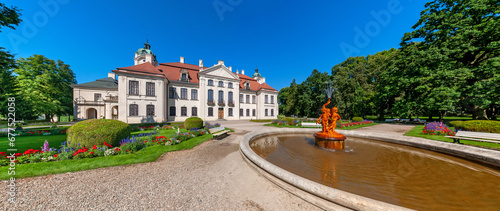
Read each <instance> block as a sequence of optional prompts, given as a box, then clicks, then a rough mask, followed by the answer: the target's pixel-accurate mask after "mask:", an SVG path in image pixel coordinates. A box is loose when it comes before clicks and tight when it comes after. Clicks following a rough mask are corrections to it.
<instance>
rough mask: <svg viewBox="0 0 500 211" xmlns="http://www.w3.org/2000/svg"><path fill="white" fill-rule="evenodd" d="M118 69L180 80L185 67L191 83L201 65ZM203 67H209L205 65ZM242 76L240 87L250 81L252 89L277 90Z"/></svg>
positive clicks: (119, 70)
mask: <svg viewBox="0 0 500 211" xmlns="http://www.w3.org/2000/svg"><path fill="white" fill-rule="evenodd" d="M116 69H117V70H115V71H113V72H124V70H127V71H132V72H135V74H140V75H152V76H158V75H162V76H164V77H166V78H167V79H168V80H169V81H178V80H179V78H180V77H181V69H185V70H187V71H188V75H189V80H190V82H191V83H196V84H197V83H198V82H199V80H198V73H199V70H200V67H199V66H198V65H193V64H186V63H180V62H169V63H160V65H159V66H157V67H155V66H153V65H152V64H151V63H149V62H146V63H143V64H139V65H134V66H130V67H119V68H116ZM203 69H207V67H203ZM238 76H239V77H240V80H241V81H240V89H245V87H244V84H245V82H246V81H249V82H250V89H251V90H252V91H260V90H262V89H265V90H271V91H277V90H276V89H274V88H272V87H271V86H269V85H268V84H266V83H263V84H259V83H258V82H257V80H255V79H253V78H251V77H250V76H246V75H243V74H238Z"/></svg>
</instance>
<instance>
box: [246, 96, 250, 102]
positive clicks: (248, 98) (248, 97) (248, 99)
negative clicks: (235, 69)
mask: <svg viewBox="0 0 500 211" xmlns="http://www.w3.org/2000/svg"><path fill="white" fill-rule="evenodd" d="M247 103H250V95H247Z"/></svg>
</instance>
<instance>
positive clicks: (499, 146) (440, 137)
mask: <svg viewBox="0 0 500 211" xmlns="http://www.w3.org/2000/svg"><path fill="white" fill-rule="evenodd" d="M450 129H453V127H450ZM423 130H424V126H423V125H419V126H415V127H413V129H411V130H410V131H408V132H407V133H405V134H404V135H405V136H413V137H420V138H426V139H430V140H436V141H444V142H453V139H451V138H446V137H444V135H428V134H424V133H422V131H423ZM460 143H463V144H465V145H471V146H479V147H486V148H493V149H500V144H495V143H489V142H480V141H469V140H460Z"/></svg>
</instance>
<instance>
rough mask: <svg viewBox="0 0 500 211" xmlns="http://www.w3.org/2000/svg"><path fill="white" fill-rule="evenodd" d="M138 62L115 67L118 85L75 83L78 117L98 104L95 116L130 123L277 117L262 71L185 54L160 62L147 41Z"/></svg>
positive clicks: (89, 115) (84, 116)
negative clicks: (193, 60)
mask: <svg viewBox="0 0 500 211" xmlns="http://www.w3.org/2000/svg"><path fill="white" fill-rule="evenodd" d="M134 64H135V65H134V66H130V67H124V68H117V70H114V71H113V72H114V73H115V74H116V75H117V76H118V80H116V86H112V87H113V88H114V90H113V88H99V87H97V88H96V87H95V86H102V84H100V83H96V82H98V81H99V80H97V81H96V82H91V83H86V84H81V85H75V86H74V87H73V94H74V99H75V105H74V106H75V116H76V117H78V119H80V120H82V119H89V118H92V117H94V116H93V114H92V113H89V112H94V110H92V109H96V111H97V114H95V113H94V114H95V118H106V119H112V118H115V119H118V120H121V121H123V122H126V123H149V122H182V121H184V120H185V119H187V118H189V117H192V116H197V117H200V118H202V119H203V120H218V119H225V120H240V119H245V120H246V119H248V120H251V119H276V118H277V115H278V102H277V99H278V96H277V95H278V92H277V91H276V90H275V89H273V88H271V87H270V86H269V85H267V84H266V83H265V78H263V77H261V75H260V73H258V70H256V73H255V74H254V75H253V77H249V76H246V75H244V74H243V73H244V71H243V70H242V74H239V72H238V71H237V72H233V71H232V68H231V67H227V66H225V64H224V62H223V61H220V60H219V61H218V63H217V64H215V65H213V66H212V67H209V68H207V67H204V66H203V61H201V60H199V64H198V65H192V64H186V63H185V62H184V58H183V57H181V59H180V62H172V63H160V64H158V62H157V61H156V56H155V55H154V54H153V53H152V51H151V50H150V46H149V44H147V43H146V44H145V48H141V49H139V50H138V51H137V52H136V53H135V57H134ZM111 76H112V77H113V78H114V77H115V76H114V74H113V73H110V77H109V78H111ZM86 86H93V87H92V88H88V87H86ZM102 87H105V86H102ZM96 93H101V95H102V96H113V97H110V98H109V99H113V100H114V101H110V100H109V101H106V100H105V99H106V98H103V99H104V100H102V102H100V101H98V100H97V101H90V100H89V99H93V96H94V95H95V94H96ZM240 95H242V96H243V99H240ZM96 96H98V95H96ZM231 96H232V99H230V98H231ZM82 98H83V99H85V100H84V101H81V99H82ZM116 98H117V99H116ZM266 98H267V100H266ZM78 99H80V101H79V100H78ZM82 102H83V103H82ZM85 102H86V103H85ZM102 104H103V105H102ZM89 109H90V111H88V110H89ZM113 109H115V110H113Z"/></svg>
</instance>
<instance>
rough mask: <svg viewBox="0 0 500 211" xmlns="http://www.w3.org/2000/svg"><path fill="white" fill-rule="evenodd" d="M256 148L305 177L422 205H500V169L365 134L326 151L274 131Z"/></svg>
mask: <svg viewBox="0 0 500 211" xmlns="http://www.w3.org/2000/svg"><path fill="white" fill-rule="evenodd" d="M251 147H252V149H253V150H254V151H255V152H256V153H257V154H258V155H260V156H261V157H263V158H265V159H266V160H268V161H269V162H271V163H273V164H275V165H277V166H279V167H281V168H283V169H285V170H287V171H290V172H292V173H294V174H297V175H299V176H302V177H304V178H307V179H310V180H313V181H316V182H318V183H321V184H324V185H327V186H330V187H334V188H337V189H340V190H345V191H348V192H351V193H355V194H358V195H362V196H366V197H369V198H373V199H377V200H381V201H385V202H388V203H392V204H396V205H400V206H404V207H408V208H412V209H419V210H422V209H423V210H428V209H439V210H445V209H446V210H450V209H476V210H477V209H481V210H496V209H497V208H498V207H500V189H498V184H500V172H499V171H497V170H494V169H491V168H488V167H485V166H482V165H479V164H476V163H473V162H469V161H466V160H462V159H459V158H455V157H452V156H447V155H444V154H440V153H435V152H431V151H426V150H420V149H416V148H412V147H406V146H400V145H395V144H389V143H384V142H378V141H373V140H367V139H360V138H351V137H350V138H349V139H347V140H346V141H345V148H344V149H343V150H335V151H326V150H323V149H320V148H318V147H316V146H315V145H314V138H313V137H312V136H297V135H295V136H271V137H264V138H262V139H258V140H255V141H253V142H252V143H251Z"/></svg>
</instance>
